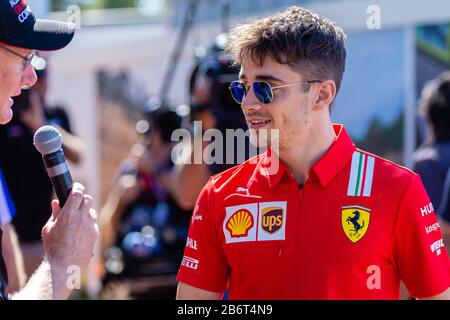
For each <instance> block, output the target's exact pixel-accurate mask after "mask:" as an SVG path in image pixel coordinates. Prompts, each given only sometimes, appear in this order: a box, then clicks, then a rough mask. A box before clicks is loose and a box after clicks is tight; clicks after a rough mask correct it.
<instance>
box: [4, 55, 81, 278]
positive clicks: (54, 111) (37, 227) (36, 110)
mask: <svg viewBox="0 0 450 320" xmlns="http://www.w3.org/2000/svg"><path fill="white" fill-rule="evenodd" d="M31 64H32V66H33V68H34V70H35V72H36V75H37V82H36V84H35V85H34V86H33V87H32V88H29V89H25V90H22V93H21V94H20V95H19V96H17V97H14V105H15V112H14V115H13V118H12V120H11V121H10V122H9V123H8V124H6V125H5V126H2V127H0V145H1V146H2V152H1V153H0V166H1V167H2V168H3V170H4V172H5V179H6V183H7V185H8V188H9V191H10V193H11V196H12V200H13V202H14V205H15V207H16V216H15V218H14V220H13V224H14V226H15V229H16V232H17V234H18V236H19V242H20V247H21V250H22V254H23V258H24V263H25V272H26V274H27V276H28V277H30V276H31V275H32V273H33V272H34V271H35V270H36V268H37V267H38V266H39V264H40V263H41V261H42V258H43V256H44V247H43V244H42V239H41V230H42V227H43V226H44V225H45V223H46V222H47V220H48V219H49V217H50V212H51V205H50V203H51V199H52V196H53V187H52V184H51V182H50V179H49V178H48V175H47V171H46V169H45V167H44V166H43V165H42V155H41V154H40V153H39V152H38V151H37V150H36V148H35V147H34V145H33V136H34V133H35V132H36V130H37V129H39V128H40V127H42V126H43V125H46V124H49V125H52V126H54V127H56V128H58V130H59V131H60V132H61V134H62V136H63V146H62V148H63V151H64V154H65V156H66V158H67V159H68V160H70V161H72V162H73V163H79V162H80V161H81V156H82V148H83V144H82V142H81V141H80V139H79V138H77V137H75V136H74V135H73V134H72V133H71V132H72V130H71V125H70V120H69V117H68V115H67V113H66V111H65V110H64V109H63V108H62V107H58V106H57V107H51V106H49V105H48V104H47V102H46V95H47V88H48V65H47V60H45V59H44V58H42V57H39V56H35V58H34V59H33V61H32V62H31Z"/></svg>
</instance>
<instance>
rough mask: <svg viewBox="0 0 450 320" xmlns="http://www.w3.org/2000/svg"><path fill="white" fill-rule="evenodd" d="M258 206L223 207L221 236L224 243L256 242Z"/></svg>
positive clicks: (253, 204) (251, 204) (252, 204)
mask: <svg viewBox="0 0 450 320" xmlns="http://www.w3.org/2000/svg"><path fill="white" fill-rule="evenodd" d="M257 219H258V204H257V203H249V204H242V205H238V206H233V207H225V219H224V220H223V226H222V227H223V234H224V236H225V243H237V242H249V241H256V229H257V228H256V226H257V221H258V220H257Z"/></svg>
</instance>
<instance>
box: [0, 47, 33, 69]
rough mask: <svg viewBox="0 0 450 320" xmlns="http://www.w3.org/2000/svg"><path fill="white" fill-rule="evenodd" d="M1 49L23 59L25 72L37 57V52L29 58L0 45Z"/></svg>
mask: <svg viewBox="0 0 450 320" xmlns="http://www.w3.org/2000/svg"><path fill="white" fill-rule="evenodd" d="M0 48H2V49H3V50H6V51H8V52H9V53H12V54H13V55H15V56H18V57H20V58H22V65H23V69H24V70H25V69H26V68H27V67H28V66H29V65H30V63H31V61H33V58H34V56H35V55H36V52H35V51H33V52H31V53H30V54H29V55H27V56H23V55H21V54H20V53H17V52H15V51H14V50H11V49H9V48H7V47H5V46H2V45H0Z"/></svg>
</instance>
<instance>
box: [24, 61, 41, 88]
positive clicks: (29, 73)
mask: <svg viewBox="0 0 450 320" xmlns="http://www.w3.org/2000/svg"><path fill="white" fill-rule="evenodd" d="M36 81H37V75H36V72H35V71H34V68H33V66H32V65H31V64H30V65H28V66H27V67H26V68H25V70H24V71H23V73H22V80H21V82H20V85H21V86H22V87H23V86H30V87H31V86H33V85H34V84H35V83H36Z"/></svg>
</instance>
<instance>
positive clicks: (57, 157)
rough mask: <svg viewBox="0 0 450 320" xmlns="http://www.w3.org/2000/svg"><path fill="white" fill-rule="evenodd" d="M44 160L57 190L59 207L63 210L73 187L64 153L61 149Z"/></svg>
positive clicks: (43, 157)
mask: <svg viewBox="0 0 450 320" xmlns="http://www.w3.org/2000/svg"><path fill="white" fill-rule="evenodd" d="M42 159H43V160H44V163H45V167H46V169H47V173H48V176H49V177H50V181H51V182H52V185H53V189H55V192H56V196H57V197H58V200H59V205H60V207H61V208H62V207H64V204H65V203H66V201H67V198H68V197H69V194H70V191H71V190H72V186H73V180H72V176H71V174H70V171H69V167H68V166H67V162H66V159H65V158H64V152H63V151H62V149H60V150H58V151H56V152H54V153H51V154H47V155H43V156H42Z"/></svg>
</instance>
